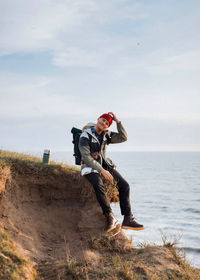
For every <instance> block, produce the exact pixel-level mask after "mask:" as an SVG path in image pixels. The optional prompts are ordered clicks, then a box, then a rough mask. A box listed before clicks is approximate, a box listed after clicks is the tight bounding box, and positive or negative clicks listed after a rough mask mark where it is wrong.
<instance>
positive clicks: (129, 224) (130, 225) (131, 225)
mask: <svg viewBox="0 0 200 280" xmlns="http://www.w3.org/2000/svg"><path fill="white" fill-rule="evenodd" d="M122 229H132V230H143V229H144V226H143V225H140V224H139V223H137V222H136V220H135V219H134V217H133V215H129V216H124V220H123V222H122Z"/></svg>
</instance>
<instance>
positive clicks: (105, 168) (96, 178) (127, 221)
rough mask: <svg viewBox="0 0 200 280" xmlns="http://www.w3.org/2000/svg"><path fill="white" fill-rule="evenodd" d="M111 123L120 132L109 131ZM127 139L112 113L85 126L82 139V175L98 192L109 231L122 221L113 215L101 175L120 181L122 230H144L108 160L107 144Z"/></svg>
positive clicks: (125, 190)
mask: <svg viewBox="0 0 200 280" xmlns="http://www.w3.org/2000/svg"><path fill="white" fill-rule="evenodd" d="M112 121H115V122H116V125H117V131H118V132H112V131H109V130H108V128H109V127H110V126H111V124H112ZM126 140H127V133H126V131H125V129H124V127H123V125H122V123H121V121H119V120H118V118H117V117H116V115H115V114H114V113H112V112H109V113H107V114H103V115H101V116H100V117H99V118H98V119H97V123H96V124H93V123H89V124H88V125H87V126H85V127H84V128H83V132H82V134H81V136H80V140H79V150H80V153H81V158H82V162H81V170H82V171H81V174H82V175H83V176H85V177H86V178H87V179H88V181H89V182H90V183H91V184H92V186H93V188H94V190H95V193H96V197H97V200H98V202H99V204H100V206H101V208H102V211H103V214H104V215H105V217H106V231H107V232H109V231H111V230H113V229H115V228H116V227H117V226H119V222H118V221H117V219H116V218H115V217H114V215H113V213H112V209H111V207H110V203H109V201H108V199H107V197H106V194H105V189H104V186H103V181H102V178H101V176H103V177H104V178H105V179H106V180H110V181H112V180H113V178H114V179H115V180H116V182H117V188H118V191H119V200H120V209H121V214H122V215H124V219H123V222H122V229H131V230H143V229H144V226H143V225H141V224H139V223H137V222H136V220H135V219H134V217H133V215H132V212H131V205H130V197H129V192H130V187H129V184H128V183H127V182H126V180H125V179H124V178H123V177H122V176H121V175H120V173H119V172H118V171H117V170H116V169H115V165H114V164H113V162H112V161H111V160H110V159H107V158H106V148H107V145H109V144H114V143H122V142H124V141H126Z"/></svg>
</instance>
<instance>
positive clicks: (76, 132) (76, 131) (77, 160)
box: [71, 127, 92, 165]
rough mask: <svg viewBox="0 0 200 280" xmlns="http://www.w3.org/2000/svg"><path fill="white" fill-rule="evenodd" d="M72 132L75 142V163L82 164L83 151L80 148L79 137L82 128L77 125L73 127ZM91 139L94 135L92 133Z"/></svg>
mask: <svg viewBox="0 0 200 280" xmlns="http://www.w3.org/2000/svg"><path fill="white" fill-rule="evenodd" d="M71 133H72V134H73V141H72V143H73V144H74V154H73V156H74V157H75V164H76V165H81V153H80V150H79V139H80V136H81V133H82V130H81V129H79V128H76V127H72V129H71ZM88 135H89V139H90V141H91V138H92V136H91V135H90V134H88Z"/></svg>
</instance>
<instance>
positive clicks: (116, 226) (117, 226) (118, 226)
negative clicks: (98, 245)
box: [106, 222, 120, 232]
mask: <svg viewBox="0 0 200 280" xmlns="http://www.w3.org/2000/svg"><path fill="white" fill-rule="evenodd" d="M118 228H120V224H119V223H117V222H116V224H115V226H114V227H112V228H109V229H108V230H107V231H106V232H110V231H112V230H114V229H118Z"/></svg>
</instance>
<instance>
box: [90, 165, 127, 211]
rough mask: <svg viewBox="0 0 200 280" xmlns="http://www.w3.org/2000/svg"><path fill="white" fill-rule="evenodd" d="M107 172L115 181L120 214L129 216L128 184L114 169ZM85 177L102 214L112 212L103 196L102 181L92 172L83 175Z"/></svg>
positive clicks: (104, 195)
mask: <svg viewBox="0 0 200 280" xmlns="http://www.w3.org/2000/svg"><path fill="white" fill-rule="evenodd" d="M109 172H110V173H111V174H112V176H113V178H114V179H115V180H116V181H117V188H118V191H119V200H120V208H121V214H122V215H126V216H128V215H130V214H131V205H130V198H129V192H130V187H129V184H128V183H127V182H126V180H125V179H124V178H123V177H122V176H121V175H120V174H119V172H118V171H117V170H116V169H111V170H109ZM85 177H86V178H87V179H88V181H89V182H90V183H91V184H92V185H93V188H94V190H95V193H96V197H97V200H98V202H99V204H100V206H101V208H102V211H103V214H106V213H109V212H112V209H111V207H110V203H109V201H108V199H107V197H106V194H105V189H104V186H103V181H102V178H101V176H100V174H99V173H95V172H92V173H90V174H87V175H85Z"/></svg>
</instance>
